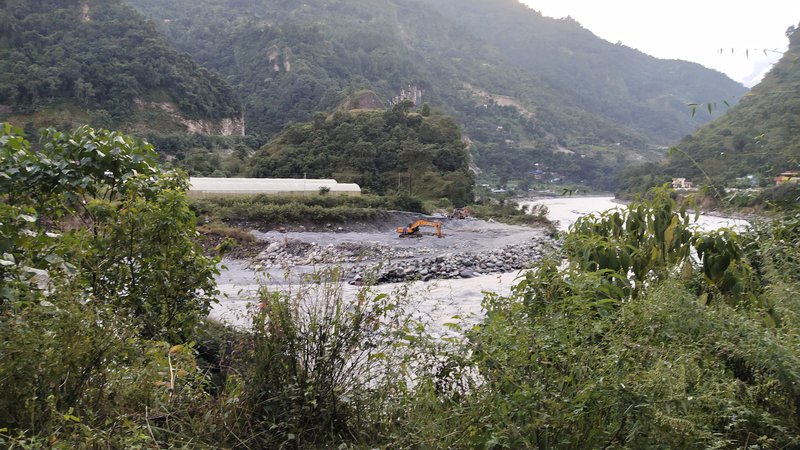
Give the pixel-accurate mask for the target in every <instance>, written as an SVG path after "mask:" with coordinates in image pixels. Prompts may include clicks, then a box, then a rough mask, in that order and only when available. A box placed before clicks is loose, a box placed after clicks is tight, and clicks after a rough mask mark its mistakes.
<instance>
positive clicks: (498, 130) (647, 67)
mask: <svg viewBox="0 0 800 450" xmlns="http://www.w3.org/2000/svg"><path fill="white" fill-rule="evenodd" d="M130 3H131V4H132V5H134V6H135V7H136V8H138V9H139V10H140V11H142V12H143V13H144V14H145V15H146V16H148V17H150V18H151V19H153V21H154V22H155V23H156V24H157V26H158V29H159V30H160V31H161V32H162V34H163V35H164V36H165V37H166V39H167V40H168V41H169V42H171V43H173V44H174V45H175V46H176V47H177V48H178V49H180V50H182V51H185V52H187V53H189V54H191V55H192V56H193V57H194V58H195V60H196V61H198V62H199V63H200V64H201V65H203V66H204V67H207V68H209V69H211V70H213V71H216V72H218V73H220V74H221V75H223V76H224V77H225V79H226V80H228V82H229V83H230V84H231V85H233V86H234V87H235V88H236V89H237V90H238V92H239V94H240V96H241V98H242V100H243V103H244V109H245V116H246V122H247V129H248V133H252V134H253V135H256V136H257V137H258V138H259V139H260V140H261V141H262V142H266V141H267V140H269V139H270V138H271V137H273V136H275V135H276V133H278V132H280V131H281V130H282V129H283V128H284V126H286V125H287V124H289V123H292V122H307V121H310V120H311V118H312V115H313V114H314V112H316V111H331V110H333V109H335V108H336V107H337V106H339V105H341V104H342V103H345V102H347V100H348V98H350V96H351V95H353V94H354V93H355V92H358V91H360V90H363V89H368V90H371V91H373V92H375V93H376V94H377V95H378V96H379V97H380V98H381V99H382V100H383V102H384V104H385V105H386V106H389V105H391V104H392V103H393V101H397V100H399V99H401V98H413V99H414V100H415V101H416V103H417V105H421V104H422V103H429V104H430V105H431V106H433V107H435V108H439V109H441V110H442V111H443V112H444V113H446V114H450V115H453V116H455V117H456V118H457V119H458V121H459V123H460V124H461V125H462V126H463V127H464V131H465V134H466V137H467V138H468V139H469V140H470V142H471V144H472V146H471V150H472V154H473V156H474V159H475V163H476V164H477V166H478V167H479V168H481V169H483V171H484V172H483V173H484V175H494V176H496V177H499V178H501V179H502V178H525V177H526V176H528V175H527V174H528V173H529V172H531V171H532V170H534V169H535V168H544V171H545V172H547V173H549V174H555V175H559V176H561V177H562V178H566V179H569V180H571V181H574V182H583V183H584V184H588V185H591V186H594V187H599V188H607V189H608V188H612V187H613V186H614V185H615V183H616V174H617V171H618V170H619V169H620V168H621V167H625V166H627V165H629V164H632V163H634V162H637V161H643V160H644V161H646V160H657V159H659V158H661V157H662V156H663V153H662V152H661V151H660V150H657V148H656V145H655V144H657V145H666V144H669V143H672V142H674V141H675V140H677V139H678V138H679V137H681V136H683V135H685V134H687V133H690V132H691V131H693V130H694V129H695V128H696V126H698V125H699V124H701V123H702V122H704V121H707V120H709V119H710V118H709V117H703V116H695V117H694V118H692V116H691V114H690V110H689V108H688V107H687V106H686V105H687V104H688V103H702V102H706V101H710V100H714V101H717V100H727V101H729V102H731V103H734V102H735V101H736V98H737V97H738V96H741V95H743V94H744V93H745V92H746V89H745V88H744V87H743V86H741V85H739V84H737V83H735V82H733V81H731V80H730V79H728V78H727V77H725V76H724V75H722V74H720V73H718V72H714V71H711V70H709V69H705V68H702V67H700V66H698V65H696V64H690V63H685V62H679V61H659V60H657V59H655V58H651V57H649V56H646V55H644V54H642V53H640V52H638V51H635V50H633V49H630V48H628V47H625V46H621V45H613V44H610V43H608V42H605V41H603V40H601V39H599V38H597V37H595V36H594V35H592V34H591V33H590V32H589V31H587V30H585V29H583V28H582V27H581V26H580V25H579V24H578V23H575V22H574V21H570V20H554V19H549V18H544V17H542V16H541V14H539V13H537V12H535V11H533V10H531V9H528V8H526V7H524V6H522V5H521V4H519V3H518V2H517V1H516V0H502V1H492V2H489V1H486V0H469V1H463V2H462V1H458V2H456V1H443V2H439V1H435V2H434V1H433V0H430V1H428V0H426V1H414V0H325V1H323V0H308V1H304V2H302V3H300V2H291V1H288V0H284V1H276V0H222V1H220V0H213V1H212V0H170V1H165V0H130ZM536 164H538V165H536ZM555 175H554V176H555Z"/></svg>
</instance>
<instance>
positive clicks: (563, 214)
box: [210, 197, 747, 327]
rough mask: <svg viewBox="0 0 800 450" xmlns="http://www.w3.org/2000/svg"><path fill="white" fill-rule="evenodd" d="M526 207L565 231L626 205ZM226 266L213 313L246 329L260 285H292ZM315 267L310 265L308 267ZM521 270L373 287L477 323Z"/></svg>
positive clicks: (595, 201)
mask: <svg viewBox="0 0 800 450" xmlns="http://www.w3.org/2000/svg"><path fill="white" fill-rule="evenodd" d="M519 203H520V205H544V206H546V207H547V208H548V215H547V216H548V218H549V219H550V220H553V221H557V227H558V229H559V230H566V229H568V228H569V226H570V225H572V224H573V223H574V222H575V220H576V219H577V218H578V217H580V216H582V215H586V214H590V213H597V212H602V211H607V210H610V209H615V208H621V207H623V206H624V205H622V204H620V203H618V202H615V201H614V199H613V197H558V198H546V199H536V200H525V201H522V202H519ZM746 224H747V222H746V221H743V220H739V219H731V218H724V217H715V216H708V215H701V216H700V218H699V220H698V225H699V226H700V227H701V228H703V229H707V230H710V229H717V228H722V227H733V228H743V227H745V226H746ZM224 264H225V265H226V268H225V269H223V270H222V273H221V274H220V276H219V277H218V279H217V283H218V287H219V289H220V292H221V294H222V297H221V298H220V302H219V303H218V304H217V305H215V307H214V309H213V310H212V311H211V314H210V316H211V317H212V318H214V319H217V320H221V321H223V322H226V323H229V324H232V325H237V326H243V327H246V326H248V325H249V324H250V323H251V319H250V311H252V308H253V307H254V306H255V305H256V304H257V300H256V297H257V294H256V293H257V291H258V289H259V287H260V286H268V288H269V289H277V290H283V291H288V290H291V289H293V286H292V284H291V283H286V282H285V281H284V280H281V279H276V278H278V277H276V276H275V274H274V273H273V274H271V275H264V274H260V273H257V272H254V271H253V270H250V269H248V267H247V264H246V263H245V262H243V261H225V262H224ZM303 270H309V268H303ZM520 275H521V274H520V273H518V272H515V273H505V274H500V275H482V276H478V277H475V278H467V279H453V280H436V281H430V282H421V281H419V282H413V283H402V284H401V283H394V284H392V283H389V284H382V285H379V286H376V287H374V288H372V290H373V292H374V293H375V294H377V293H386V294H389V295H408V298H410V299H413V300H414V301H415V302H416V303H415V308H416V310H417V314H418V316H419V317H420V318H423V319H425V320H426V321H428V322H430V323H432V324H434V325H442V324H444V323H447V322H452V321H453V319H452V318H453V316H458V317H460V318H461V319H459V320H464V318H466V320H467V322H476V321H477V320H479V318H480V317H481V315H482V311H481V301H482V300H483V298H484V296H485V295H486V293H487V292H493V293H497V294H499V295H507V294H509V293H510V292H511V287H512V285H514V284H515V283H514V282H515V280H516V279H517V278H519V277H520ZM359 289H360V288H359V287H357V286H351V285H348V284H346V285H344V286H343V295H344V296H345V298H352V297H353V296H355V295H356V293H357V292H358V290H359Z"/></svg>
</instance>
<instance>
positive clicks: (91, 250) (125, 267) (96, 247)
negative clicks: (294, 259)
mask: <svg viewBox="0 0 800 450" xmlns="http://www.w3.org/2000/svg"><path fill="white" fill-rule="evenodd" d="M0 152H1V153H0V154H2V157H3V158H2V164H1V165H0V195H2V196H3V197H5V198H7V199H8V200H9V204H8V205H6V208H7V209H8V208H12V209H13V208H15V209H16V212H14V211H12V213H14V214H16V216H17V217H18V218H20V217H21V219H20V220H17V221H15V222H14V223H16V224H17V225H16V228H14V226H13V225H12V227H11V228H9V227H6V229H4V231H3V234H4V235H5V236H7V237H8V239H6V241H5V244H4V246H3V252H4V254H5V255H8V256H9V258H6V260H7V261H10V263H7V264H4V271H5V272H4V278H3V280H0V282H2V283H3V285H2V286H0V293H1V294H0V295H2V299H0V300H2V301H3V304H2V306H3V307H4V308H13V307H17V306H19V304H14V302H16V301H18V299H19V297H20V294H21V290H22V289H24V288H25V286H23V285H24V283H22V284H20V282H21V281H20V277H13V276H10V275H9V274H10V273H11V271H10V270H8V269H9V268H10V266H14V268H16V269H17V272H18V273H19V271H21V270H23V269H21V268H22V267H29V268H33V269H34V270H36V271H41V274H42V275H44V276H45V277H49V276H51V274H50V273H49V272H50V271H53V270H55V271H59V270H61V269H60V268H63V267H68V268H70V270H71V271H73V272H74V280H73V281H74V285H76V286H80V287H81V289H82V290H83V293H84V295H85V296H86V299H87V301H91V302H98V303H100V304H105V305H111V306H113V307H115V308H118V310H119V311H120V312H121V313H123V314H130V315H131V316H132V317H135V318H137V321H136V322H137V324H138V326H139V327H140V331H141V334H142V335H143V336H146V337H149V338H160V339H168V340H171V341H183V340H186V339H189V338H190V337H191V335H192V333H193V331H194V327H195V326H196V325H197V323H198V322H199V320H200V319H201V318H202V317H204V316H205V315H206V314H207V313H208V312H209V310H210V308H211V304H212V303H213V302H214V301H215V296H216V289H215V283H214V275H215V274H216V273H217V269H216V261H215V260H214V259H212V258H209V257H207V256H204V255H203V253H202V251H201V249H200V247H199V245H198V244H197V243H196V242H195V240H196V234H197V233H196V231H195V229H194V225H195V217H194V214H193V213H192V212H191V210H190V209H189V207H188V202H187V199H186V195H185V193H186V190H187V189H188V181H187V179H186V176H185V175H184V174H183V173H180V172H167V171H162V170H161V169H159V168H158V167H157V166H156V164H155V160H156V155H155V152H154V150H153V147H152V146H151V145H150V144H147V143H145V142H142V141H137V140H134V139H133V138H130V137H128V136H125V135H123V134H120V133H117V132H113V131H108V130H94V129H92V128H89V127H82V128H79V129H77V130H75V131H74V132H72V133H68V132H58V131H55V130H52V129H50V130H47V131H46V132H45V133H44V135H43V137H42V146H41V149H39V150H38V151H37V150H34V149H32V148H31V146H30V144H29V143H28V142H27V141H26V140H25V139H24V138H23V137H22V135H21V132H20V130H18V129H14V128H12V127H11V126H10V125H8V124H3V125H2V128H0ZM10 205H13V206H10ZM29 218H32V219H31V220H29ZM4 223H6V222H4ZM30 234H33V235H34V236H37V237H38V238H37V239H36V240H31V239H25V236H26V235H30ZM26 270H27V269H26ZM28 287H29V288H31V287H33V285H31V284H30V283H29V286H28Z"/></svg>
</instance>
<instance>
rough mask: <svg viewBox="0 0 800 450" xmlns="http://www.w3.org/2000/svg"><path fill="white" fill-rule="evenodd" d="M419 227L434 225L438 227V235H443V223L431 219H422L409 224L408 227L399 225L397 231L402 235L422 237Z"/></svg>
mask: <svg viewBox="0 0 800 450" xmlns="http://www.w3.org/2000/svg"><path fill="white" fill-rule="evenodd" d="M419 227H433V228H436V237H442V223H441V222H431V221H429V220H424V219H420V220H418V221H416V222H414V223H410V224H408V226H407V227H397V233H398V234H399V235H400V237H401V238H402V237H422V233H420V232H419Z"/></svg>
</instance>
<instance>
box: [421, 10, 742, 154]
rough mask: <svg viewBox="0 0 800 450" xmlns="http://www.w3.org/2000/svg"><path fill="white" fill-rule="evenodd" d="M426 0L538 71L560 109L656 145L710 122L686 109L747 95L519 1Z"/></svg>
mask: <svg viewBox="0 0 800 450" xmlns="http://www.w3.org/2000/svg"><path fill="white" fill-rule="evenodd" d="M422 1H424V2H425V3H427V4H429V5H430V6H431V7H434V8H436V9H437V10H439V11H440V12H441V13H442V14H443V15H445V16H447V17H450V18H451V19H452V20H454V21H456V22H458V23H459V24H462V25H463V26H466V27H467V28H468V29H469V30H470V31H471V32H472V33H473V34H474V35H475V36H477V37H479V38H480V39H482V40H484V41H486V42H488V43H489V44H491V45H492V46H493V47H495V48H497V49H498V50H499V51H500V52H501V54H502V55H503V56H504V57H505V58H506V59H507V60H508V61H513V62H514V63H515V65H517V66H519V67H521V68H523V69H524V70H526V71H530V72H532V73H535V74H536V75H537V76H538V77H540V78H541V80H542V81H544V82H545V83H546V84H547V86H549V87H551V88H552V90H553V91H556V92H557V93H558V94H559V95H560V96H561V97H562V98H561V99H559V102H560V103H562V104H569V105H576V106H579V107H580V108H582V109H584V110H586V111H588V112H590V113H592V114H595V115H598V116H601V117H604V118H606V119H610V120H612V121H614V122H615V123H618V124H620V125H623V126H626V127H630V128H632V129H635V130H638V131H641V132H643V133H645V134H646V135H647V136H648V137H649V138H651V139H652V140H654V141H657V142H661V143H667V142H675V141H677V140H678V139H680V138H682V137H684V136H685V135H686V134H687V133H689V132H691V131H692V130H693V129H694V128H695V127H697V126H698V125H700V124H701V123H703V122H705V121H707V120H708V119H709V117H707V116H706V117H698V116H695V117H692V115H691V114H689V113H688V109H687V106H686V105H687V104H689V103H708V102H720V103H721V102H722V101H723V100H725V101H728V102H729V103H730V102H732V103H735V102H736V101H737V100H738V99H739V98H740V97H741V96H742V95H744V94H745V93H746V92H747V89H746V88H745V87H744V86H743V85H741V84H740V83H737V82H735V81H733V80H731V79H729V78H728V77H727V76H724V75H723V74H721V73H719V72H716V71H714V70H710V69H707V68H705V67H703V66H701V65H699V64H696V63H691V62H687V61H679V60H662V59H657V58H654V57H652V56H648V55H646V54H644V53H641V52H639V51H637V50H634V49H632V48H630V47H627V46H624V45H622V44H612V43H610V42H608V41H605V40H603V39H600V38H598V37H597V36H595V35H594V34H592V32H591V31H589V30H587V29H585V28H583V27H582V26H581V25H580V24H579V23H578V22H576V21H575V20H573V19H570V18H566V19H558V20H556V19H552V18H549V17H544V16H542V15H541V14H540V13H538V12H536V11H534V10H532V9H530V8H528V7H527V6H525V5H523V4H521V3H519V2H518V1H517V0H492V1H487V0H422ZM534 101H535V99H534ZM714 116H716V114H715V115H713V116H712V117H714Z"/></svg>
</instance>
